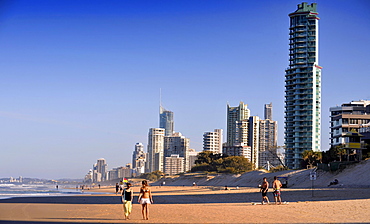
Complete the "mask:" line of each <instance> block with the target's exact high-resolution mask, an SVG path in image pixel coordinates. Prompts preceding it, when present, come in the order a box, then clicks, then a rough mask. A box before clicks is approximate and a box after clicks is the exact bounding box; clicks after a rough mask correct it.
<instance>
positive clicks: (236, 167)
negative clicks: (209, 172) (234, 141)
mask: <svg viewBox="0 0 370 224" xmlns="http://www.w3.org/2000/svg"><path fill="white" fill-rule="evenodd" d="M249 170H252V163H251V162H249V160H248V159H247V158H244V157H242V156H230V157H226V158H224V159H223V162H222V164H220V166H218V169H217V171H218V172H223V173H244V172H247V171H249Z"/></svg>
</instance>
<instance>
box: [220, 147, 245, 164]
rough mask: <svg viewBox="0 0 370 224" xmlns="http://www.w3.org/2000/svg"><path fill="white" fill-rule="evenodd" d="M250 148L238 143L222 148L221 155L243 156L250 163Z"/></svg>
mask: <svg viewBox="0 0 370 224" xmlns="http://www.w3.org/2000/svg"><path fill="white" fill-rule="evenodd" d="M251 151H252V150H251V147H250V146H247V144H244V143H240V144H236V145H233V146H227V145H225V146H223V148H222V153H223V154H224V155H228V156H243V157H244V158H247V159H248V160H249V161H252V154H251Z"/></svg>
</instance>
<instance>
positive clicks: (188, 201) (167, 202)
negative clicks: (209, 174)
mask: <svg viewBox="0 0 370 224" xmlns="http://www.w3.org/2000/svg"><path fill="white" fill-rule="evenodd" d="M151 188H152V192H153V199H154V204H153V205H150V220H142V219H141V206H140V205H139V204H138V203H137V195H138V191H139V188H138V187H134V188H133V189H134V192H135V197H134V201H133V213H132V215H131V219H130V220H123V210H122V204H121V201H120V196H119V195H116V194H115V192H114V191H115V189H114V187H102V188H101V189H92V190H90V191H91V192H104V193H105V194H91V195H77V196H57V197H24V198H21V197H20V198H12V199H3V200H0V223H27V222H29V223H43V222H48V223H58V222H68V223H87V222H88V223H125V222H128V223H318V222H319V223H343V222H368V221H369V220H370V214H369V212H368V211H369V209H370V191H369V190H370V189H366V188H361V189H358V188H320V189H314V197H312V190H311V189H309V188H299V189H298V188H288V189H283V192H282V199H283V201H287V202H289V204H285V205H274V204H272V205H258V204H257V205H253V203H260V199H261V195H260V193H259V189H257V188H248V187H242V188H239V190H237V189H235V188H230V190H224V189H223V188H220V187H210V186H209V187H206V186H201V187H182V186H164V187H159V186H152V187H151ZM268 197H269V199H270V201H273V197H272V193H271V192H269V193H268Z"/></svg>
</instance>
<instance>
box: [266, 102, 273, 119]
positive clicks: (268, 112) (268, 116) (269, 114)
mask: <svg viewBox="0 0 370 224" xmlns="http://www.w3.org/2000/svg"><path fill="white" fill-rule="evenodd" d="M265 120H272V103H270V104H265Z"/></svg>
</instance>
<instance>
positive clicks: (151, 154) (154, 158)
mask: <svg viewBox="0 0 370 224" xmlns="http://www.w3.org/2000/svg"><path fill="white" fill-rule="evenodd" d="M164 134H165V129H164V128H150V129H149V134H148V158H147V163H146V165H147V172H153V171H157V170H159V171H162V172H163V171H164V170H163V158H164Z"/></svg>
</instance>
